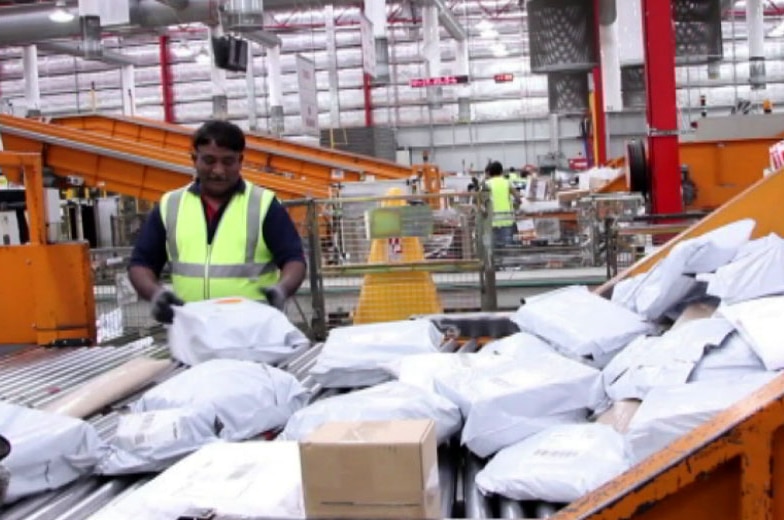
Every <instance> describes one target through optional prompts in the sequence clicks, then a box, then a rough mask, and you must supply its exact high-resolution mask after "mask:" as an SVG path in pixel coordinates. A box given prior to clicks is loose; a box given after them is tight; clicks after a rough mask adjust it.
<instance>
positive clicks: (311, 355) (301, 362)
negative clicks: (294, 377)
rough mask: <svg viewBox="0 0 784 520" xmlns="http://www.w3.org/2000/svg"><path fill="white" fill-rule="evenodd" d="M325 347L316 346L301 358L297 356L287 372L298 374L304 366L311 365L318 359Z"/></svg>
mask: <svg viewBox="0 0 784 520" xmlns="http://www.w3.org/2000/svg"><path fill="white" fill-rule="evenodd" d="M322 348H323V345H316V346H314V347H312V348H310V349H308V350H306V351H305V352H303V353H302V355H301V356H297V359H296V360H292V361H291V363H289V365H288V366H287V367H286V370H287V371H289V372H291V373H292V374H293V373H296V372H298V371H300V370H301V369H302V367H303V366H305V365H307V364H308V363H311V362H312V361H314V360H315V359H316V357H318V355H319V354H320V353H321V349H322Z"/></svg>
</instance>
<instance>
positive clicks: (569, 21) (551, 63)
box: [527, 0, 596, 73]
mask: <svg viewBox="0 0 784 520" xmlns="http://www.w3.org/2000/svg"><path fill="white" fill-rule="evenodd" d="M527 10H528V33H529V35H530V37H529V41H530V52H531V70H532V71H533V72H537V73H545V72H559V71H578V70H588V69H590V68H592V67H593V66H594V65H596V42H595V35H594V23H593V20H594V11H593V2H586V1H585V0H530V1H529V2H528V4H527Z"/></svg>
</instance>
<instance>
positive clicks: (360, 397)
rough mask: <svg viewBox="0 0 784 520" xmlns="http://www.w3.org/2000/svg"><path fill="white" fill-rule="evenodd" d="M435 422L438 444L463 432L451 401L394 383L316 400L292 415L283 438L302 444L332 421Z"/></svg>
mask: <svg viewBox="0 0 784 520" xmlns="http://www.w3.org/2000/svg"><path fill="white" fill-rule="evenodd" d="M405 419H432V420H433V421H434V422H435V424H436V436H437V437H438V442H440V443H443V442H447V441H448V440H449V439H450V438H451V437H452V436H453V435H454V434H455V433H457V432H458V431H460V426H461V425H462V416H461V415H460V409H459V408H458V407H457V405H455V404H454V403H452V402H451V401H449V400H447V399H445V398H443V397H441V396H440V395H437V394H435V393H433V392H431V391H429V390H425V389H422V388H418V387H415V386H411V385H407V384H405V383H401V382H398V381H390V382H388V383H383V384H381V385H378V386H374V387H371V388H366V389H364V390H358V391H356V392H351V393H348V394H343V395H338V396H335V397H329V398H327V399H322V400H319V401H316V402H315V403H313V404H311V405H309V406H307V407H305V408H303V409H301V410H299V411H297V412H296V413H295V414H294V415H292V416H291V419H289V422H288V423H287V424H286V428H285V429H284V430H283V433H281V435H280V436H279V438H280V439H282V440H295V441H300V440H302V439H304V438H305V437H307V436H308V435H309V434H310V433H311V432H313V431H314V430H316V429H317V428H318V427H319V426H321V425H322V424H324V423H328V422H345V421H395V420H405Z"/></svg>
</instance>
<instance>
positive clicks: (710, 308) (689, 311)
mask: <svg viewBox="0 0 784 520" xmlns="http://www.w3.org/2000/svg"><path fill="white" fill-rule="evenodd" d="M716 309H717V306H716V305H715V304H713V303H710V302H698V303H692V304H689V305H688V306H687V307H686V308H685V309H684V310H683V312H682V313H681V315H680V316H678V319H677V320H675V323H673V324H672V329H677V328H678V327H681V326H683V324H684V323H688V322H690V321H694V320H702V319H705V318H710V317H711V316H713V313H714V312H716Z"/></svg>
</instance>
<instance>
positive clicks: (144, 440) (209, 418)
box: [96, 406, 220, 475]
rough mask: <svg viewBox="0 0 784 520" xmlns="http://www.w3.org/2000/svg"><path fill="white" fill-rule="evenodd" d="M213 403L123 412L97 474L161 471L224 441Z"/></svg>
mask: <svg viewBox="0 0 784 520" xmlns="http://www.w3.org/2000/svg"><path fill="white" fill-rule="evenodd" d="M209 408H210V407H209V406H206V407H199V408H170V409H167V410H157V411H154V412H140V413H129V414H125V415H122V416H121V417H120V420H119V422H118V426H117V432H116V433H115V435H114V437H113V438H112V440H111V442H110V443H109V449H108V450H107V452H106V456H104V457H103V459H102V460H101V461H100V462H99V463H98V466H97V467H96V473H99V474H103V475H121V474H128V473H146V472H153V471H160V470H162V469H165V468H167V467H169V466H171V465H172V464H173V463H174V462H176V461H177V460H178V459H180V458H182V457H184V456H185V455H188V454H189V453H192V452H194V451H196V450H197V449H199V448H200V447H202V446H204V445H205V444H209V443H211V442H216V441H218V440H220V437H218V434H219V432H220V423H219V422H216V421H215V416H216V415H217V414H216V413H215V412H211V413H210V412H208V410H209Z"/></svg>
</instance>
